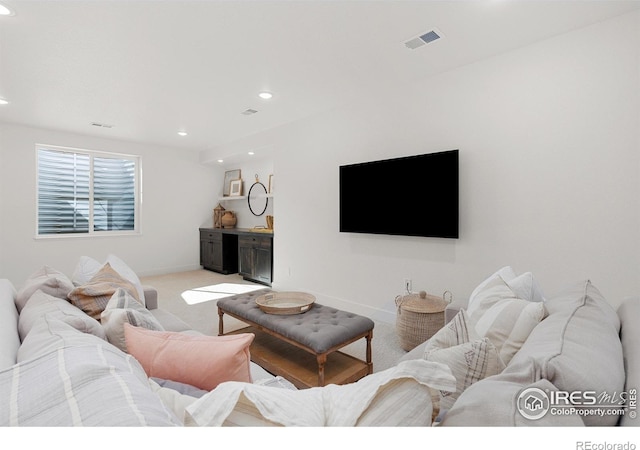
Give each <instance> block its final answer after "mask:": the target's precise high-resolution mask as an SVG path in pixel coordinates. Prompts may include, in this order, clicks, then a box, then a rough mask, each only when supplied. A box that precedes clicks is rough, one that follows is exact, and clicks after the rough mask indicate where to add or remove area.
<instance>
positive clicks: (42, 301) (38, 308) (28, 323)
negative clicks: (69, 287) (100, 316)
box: [18, 290, 106, 341]
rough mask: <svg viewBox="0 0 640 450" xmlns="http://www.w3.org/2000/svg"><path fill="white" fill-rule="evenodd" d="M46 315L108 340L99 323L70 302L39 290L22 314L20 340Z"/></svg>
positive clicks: (19, 328) (19, 321)
mask: <svg viewBox="0 0 640 450" xmlns="http://www.w3.org/2000/svg"><path fill="white" fill-rule="evenodd" d="M46 314H52V315H54V316H55V317H57V318H59V319H61V320H64V321H66V322H68V323H69V324H71V325H72V326H73V327H74V328H76V329H77V330H79V331H82V332H85V333H91V334H93V335H95V336H97V337H99V338H101V339H106V335H105V333H104V329H103V328H102V326H101V325H100V323H99V322H98V321H96V320H95V319H92V318H91V317H89V316H88V315H86V314H85V313H83V312H82V311H80V310H79V309H78V308H76V307H75V306H73V305H72V304H71V303H69V302H68V301H66V300H63V299H61V298H57V297H54V296H52V295H49V294H46V293H44V292H42V291H40V290H38V291H36V292H35V293H34V294H33V295H32V296H31V299H30V300H29V302H28V303H27V304H26V306H25V307H24V309H23V310H22V312H21V313H20V318H19V320H18V332H19V333H20V340H22V341H24V339H25V338H26V336H27V334H29V332H30V330H31V328H32V327H33V326H34V325H35V323H36V322H37V321H38V320H40V319H41V318H42V317H44V316H45V315H46Z"/></svg>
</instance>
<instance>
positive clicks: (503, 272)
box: [467, 266, 517, 309]
mask: <svg viewBox="0 0 640 450" xmlns="http://www.w3.org/2000/svg"><path fill="white" fill-rule="evenodd" d="M497 275H500V276H501V277H502V279H504V280H513V279H514V278H516V277H517V274H516V272H515V271H514V270H513V268H512V267H511V266H505V267H503V268H502V269H499V270H497V271H496V272H495V273H493V274H492V275H491V276H490V277H488V278H485V279H484V281H482V282H481V283H480V284H479V285H478V286H476V288H475V289H474V290H473V292H471V295H470V296H469V302H468V303H467V309H469V308H470V307H471V305H472V304H473V303H474V302H475V299H476V297H477V296H478V294H479V293H480V292H481V291H482V290H483V289H484V288H485V286H486V285H487V284H488V283H490V282H491V280H493V279H494V278H495V277H496V276H497Z"/></svg>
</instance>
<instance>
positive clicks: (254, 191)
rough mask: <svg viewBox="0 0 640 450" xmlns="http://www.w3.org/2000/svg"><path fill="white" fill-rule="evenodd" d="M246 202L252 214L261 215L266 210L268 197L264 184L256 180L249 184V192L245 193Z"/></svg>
mask: <svg viewBox="0 0 640 450" xmlns="http://www.w3.org/2000/svg"><path fill="white" fill-rule="evenodd" d="M247 203H248V204H249V210H250V211H251V213H252V214H253V215H254V216H261V215H263V214H264V212H265V211H266V210H267V206H268V205H269V198H268V197H267V188H266V187H264V184H262V183H260V182H259V181H256V182H255V183H253V184H252V185H251V189H249V194H248V195H247Z"/></svg>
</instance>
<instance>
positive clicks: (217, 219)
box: [213, 203, 225, 228]
mask: <svg viewBox="0 0 640 450" xmlns="http://www.w3.org/2000/svg"><path fill="white" fill-rule="evenodd" d="M224 211H225V209H224V207H223V206H222V205H221V204H220V203H218V206H216V207H215V208H213V228H222V214H223V212H224Z"/></svg>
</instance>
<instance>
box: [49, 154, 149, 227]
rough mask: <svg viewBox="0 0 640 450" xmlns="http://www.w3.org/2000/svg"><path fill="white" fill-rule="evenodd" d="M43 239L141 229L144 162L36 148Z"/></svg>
mask: <svg viewBox="0 0 640 450" xmlns="http://www.w3.org/2000/svg"><path fill="white" fill-rule="evenodd" d="M37 159H38V162H37V166H38V167H37V168H38V205H37V211H38V235H39V236H46V235H68V234H105V233H106V234H110V233H111V234H112V233H132V232H136V231H137V230H138V219H137V217H138V199H139V185H140V184H139V180H138V178H139V176H138V173H139V158H138V157H135V156H134V157H131V156H123V155H116V154H106V153H96V152H91V151H88V150H87V151H84V150H74V149H64V148H59V147H46V146H38V147H37Z"/></svg>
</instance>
